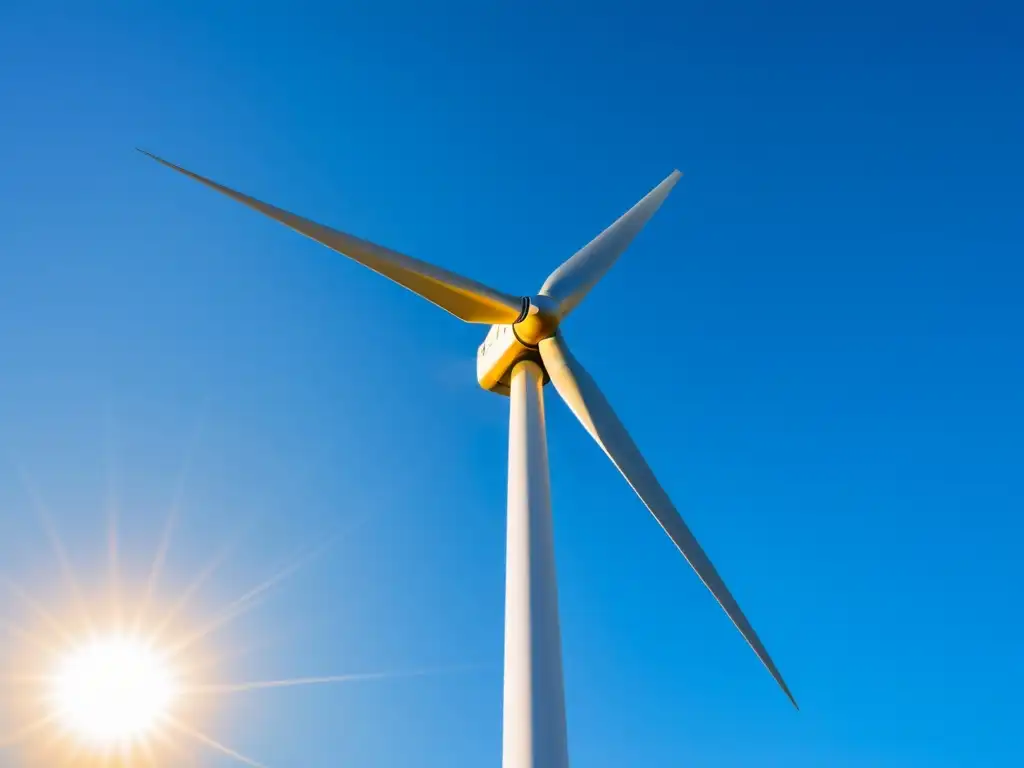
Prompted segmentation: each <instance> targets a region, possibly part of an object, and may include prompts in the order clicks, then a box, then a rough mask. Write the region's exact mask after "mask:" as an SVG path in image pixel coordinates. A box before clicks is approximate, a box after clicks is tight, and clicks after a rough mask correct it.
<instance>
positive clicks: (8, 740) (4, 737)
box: [0, 715, 54, 747]
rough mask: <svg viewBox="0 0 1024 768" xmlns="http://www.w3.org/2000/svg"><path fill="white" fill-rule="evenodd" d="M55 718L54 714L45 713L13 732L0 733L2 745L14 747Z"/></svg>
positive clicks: (0, 743) (0, 745) (0, 744)
mask: <svg viewBox="0 0 1024 768" xmlns="http://www.w3.org/2000/svg"><path fill="white" fill-rule="evenodd" d="M53 719H54V716H53V715H45V716H43V717H40V718H39V719H38V720H33V721H32V722H31V723H29V724H28V725H24V726H22V727H21V728H19V729H18V730H16V731H14V732H13V733H8V734H0V747H13V746H15V745H17V744H19V743H21V742H22V741H24V740H25V739H26V738H28V737H29V736H31V735H32V734H34V733H36V732H37V731H39V730H40V729H42V728H45V727H46V726H47V725H49V724H50V723H52V722H53Z"/></svg>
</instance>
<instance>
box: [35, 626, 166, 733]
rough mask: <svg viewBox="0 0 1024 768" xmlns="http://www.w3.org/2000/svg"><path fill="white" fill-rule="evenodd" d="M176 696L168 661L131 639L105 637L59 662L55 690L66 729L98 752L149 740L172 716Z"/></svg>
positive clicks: (56, 711) (56, 710)
mask: <svg viewBox="0 0 1024 768" xmlns="http://www.w3.org/2000/svg"><path fill="white" fill-rule="evenodd" d="M176 694H177V686H176V684H175V679H174V675H173V673H172V670H171V669H170V668H169V666H168V664H167V663H166V661H165V660H164V659H163V658H162V657H161V655H160V654H159V653H158V652H156V651H155V650H154V649H152V648H150V647H149V646H148V645H147V644H146V643H144V642H142V641H140V640H136V639H133V638H130V637H108V638H100V639H96V640H93V641H92V642H90V643H88V644H86V645H83V646H81V647H79V648H76V649H74V650H72V651H71V652H70V653H68V654H67V655H66V656H65V657H64V658H63V659H61V660H60V662H59V664H58V666H57V669H56V670H55V673H54V676H53V688H52V691H51V697H52V705H53V709H54V712H53V714H54V716H55V717H56V719H57V720H58V721H59V722H60V723H61V725H63V726H64V727H65V728H66V729H67V730H69V731H71V732H72V733H74V734H75V735H76V736H77V737H79V738H81V739H82V740H84V741H85V742H87V743H88V744H90V745H92V746H95V747H99V748H109V747H115V746H122V745H128V744H131V743H133V742H135V741H138V740H141V739H144V738H145V737H147V736H148V735H150V734H151V733H152V731H153V730H154V728H156V727H157V726H158V725H160V724H161V723H162V722H163V721H164V720H165V719H166V718H167V717H168V716H169V714H170V709H171V706H172V705H173V703H174V699H175V697H176Z"/></svg>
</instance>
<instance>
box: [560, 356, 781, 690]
mask: <svg viewBox="0 0 1024 768" xmlns="http://www.w3.org/2000/svg"><path fill="white" fill-rule="evenodd" d="M540 355H541V358H542V359H543V361H544V367H545V368H546V369H547V372H548V375H549V376H550V377H551V382H552V383H553V384H554V385H555V389H556V390H558V394H559V395H561V396H562V399H563V400H565V402H566V405H568V406H569V408H570V409H571V410H572V412H573V413H574V414H576V418H578V419H579V420H580V423H581V424H583V426H584V427H585V428H586V430H587V431H588V432H589V433H590V435H591V436H592V437H593V438H594V440H596V441H597V444H598V445H599V446H601V448H602V449H603V450H604V452H605V453H606V454H608V458H610V459H611V460H612V463H613V464H615V466H616V467H618V469H619V471H620V472H621V473H622V475H623V477H625V478H626V481H627V482H628V483H629V484H630V486H632V488H633V490H634V491H636V493H637V495H638V496H639V497H640V499H641V501H643V503H644V504H646V505H647V508H648V509H649V510H650V511H651V514H653V515H654V517H655V519H656V520H657V521H658V522H659V523H660V524H661V527H662V528H664V529H665V533H667V534H668V535H669V538H670V539H672V541H673V542H674V543H675V545H676V546H677V547H678V548H679V551H680V552H682V553H683V557H685V558H686V559H687V561H688V562H689V563H690V565H691V566H692V567H693V570H695V571H696V572H697V575H698V576H700V579H701V581H703V582H704V584H705V586H707V588H708V589H710V590H711V594H712V595H714V596H715V599H716V600H718V602H719V604H720V605H721V606H722V608H724V609H725V612H726V613H727V614H728V615H729V618H730V619H732V622H733V624H735V625H736V628H737V629H739V631H740V634H742V635H743V637H744V638H745V639H746V641H747V642H748V643H750V647H751V648H753V649H754V653H756V654H757V656H758V658H759V659H761V661H762V662H763V663H764V665H765V666H766V667H767V668H768V671H769V672H770V673H771V675H772V677H774V678H775V681H776V682H777V683H778V684H779V685H780V686H781V687H782V690H783V691H784V692H785V694H786V696H788V697H789V700H790V701H791V702H793V706H794V707H796V706H797V703H796V699H794V698H793V694H792V693H790V690H789V687H788V686H787V685H786V683H785V681H783V679H782V675H781V674H779V670H778V669H776V667H775V664H774V662H772V660H771V657H770V656H768V651H766V650H765V648H764V646H763V645H762V644H761V640H760V639H759V638H758V636H757V633H756V632H754V628H753V627H752V626H750V622H748V621H747V617H746V616H744V615H743V611H741V610H740V607H739V605H737V603H736V601H735V600H734V599H733V596H732V594H731V593H730V592H729V589H728V587H726V586H725V582H723V581H722V578H721V577H720V576H719V575H718V571H717V570H715V566H714V565H712V564H711V560H709V559H708V556H707V555H706V554H704V550H703V549H702V548H701V546H700V544H698V543H697V539H696V538H694V535H693V534H692V533H691V532H690V529H689V528H688V527H687V525H686V523H685V522H683V518H682V517H681V516H680V515H679V512H677V511H676V508H675V506H674V505H673V504H672V501H671V499H669V497H668V494H667V493H665V490H664V489H663V488H662V487H661V484H660V483H659V482H658V480H657V478H655V476H654V473H653V472H652V471H651V468H650V467H649V466H647V462H646V461H645V460H644V457H643V456H642V455H641V454H640V451H639V449H638V448H637V447H636V444H635V443H634V442H633V439H632V438H631V437H630V436H629V433H628V432H627V431H626V428H625V427H624V426H623V425H622V422H620V421H619V418H618V416H616V415H615V411H613V410H612V407H611V405H609V404H608V401H607V400H606V399H605V397H604V395H603V394H601V390H600V389H599V388H598V386H597V384H596V383H595V382H594V379H593V378H592V377H591V376H590V374H588V373H587V371H586V369H585V368H584V367H583V366H582V365H580V363H579V361H578V360H576V358H574V357H573V356H572V353H571V352H570V351H569V348H568V347H567V346H566V344H565V342H564V341H563V340H562V338H561V337H560V336H554V337H552V338H549V339H544V340H543V341H542V342H541V343H540Z"/></svg>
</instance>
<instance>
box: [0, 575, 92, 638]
mask: <svg viewBox="0 0 1024 768" xmlns="http://www.w3.org/2000/svg"><path fill="white" fill-rule="evenodd" d="M0 583H2V584H3V585H4V587H5V588H6V589H7V591H8V592H10V593H11V594H12V595H14V596H15V597H16V598H18V599H19V600H20V601H21V602H22V603H24V604H25V605H26V606H27V607H28V609H29V610H30V611H32V612H33V613H34V614H35V615H36V616H38V617H39V618H40V619H42V620H43V622H44V623H45V624H46V625H47V626H48V627H49V628H50V629H51V630H53V631H54V632H55V633H57V635H58V636H59V637H60V639H61V640H62V641H63V642H64V643H65V644H67V645H71V644H72V643H74V638H73V636H72V633H71V632H70V631H69V630H68V628H67V627H65V626H64V625H63V624H61V623H60V622H59V621H58V620H57V618H56V617H55V616H54V615H53V614H52V613H50V612H49V611H48V610H46V609H45V608H44V607H43V606H42V604H41V603H40V602H39V601H38V600H36V599H35V598H34V597H32V595H30V594H29V593H28V592H26V591H25V590H24V589H22V588H21V587H20V586H19V585H18V584H17V583H16V582H14V581H12V580H11V579H9V578H7V577H6V576H0ZM12 626H13V625H12ZM22 631H26V630H22ZM26 633H27V631H26ZM27 634H31V633H27Z"/></svg>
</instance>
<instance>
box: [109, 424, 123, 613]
mask: <svg viewBox="0 0 1024 768" xmlns="http://www.w3.org/2000/svg"><path fill="white" fill-rule="evenodd" d="M106 432H107V435H106V465H107V466H106V469H107V498H106V507H107V510H106V512H107V578H108V580H109V584H108V588H109V590H110V612H111V615H112V616H113V617H114V620H115V621H116V622H117V623H118V624H120V622H121V618H122V617H121V600H120V579H119V575H118V574H119V570H120V566H119V555H120V553H119V544H120V541H119V536H118V518H119V516H120V511H121V510H120V499H119V497H118V493H117V485H118V483H117V464H116V462H115V459H114V447H113V443H114V438H113V434H112V433H113V425H112V423H111V417H110V413H109V411H108V412H107V429H106Z"/></svg>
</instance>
